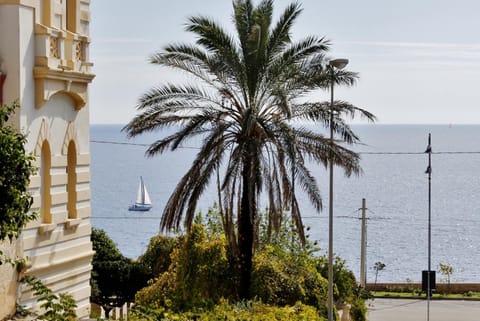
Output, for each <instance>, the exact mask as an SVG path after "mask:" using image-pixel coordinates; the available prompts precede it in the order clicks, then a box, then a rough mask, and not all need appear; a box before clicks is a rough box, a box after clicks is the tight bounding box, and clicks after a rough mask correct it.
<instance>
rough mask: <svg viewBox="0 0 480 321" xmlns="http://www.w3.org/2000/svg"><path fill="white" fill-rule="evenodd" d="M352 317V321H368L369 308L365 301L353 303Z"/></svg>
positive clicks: (359, 300)
mask: <svg viewBox="0 0 480 321" xmlns="http://www.w3.org/2000/svg"><path fill="white" fill-rule="evenodd" d="M350 316H351V317H352V321H367V306H366V305H365V300H363V299H357V300H355V301H353V303H352V308H351V310H350Z"/></svg>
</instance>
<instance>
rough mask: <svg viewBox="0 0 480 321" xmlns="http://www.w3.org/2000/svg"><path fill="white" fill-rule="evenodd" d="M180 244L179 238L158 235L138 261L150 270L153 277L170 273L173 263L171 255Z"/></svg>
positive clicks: (153, 238)
mask: <svg viewBox="0 0 480 321" xmlns="http://www.w3.org/2000/svg"><path fill="white" fill-rule="evenodd" d="M180 243H181V239H180V238H178V237H169V236H164V235H160V234H159V235H156V236H154V237H152V238H151V239H150V243H149V244H148V247H147V250H146V251H145V253H144V254H143V255H142V256H140V257H139V258H138V261H139V263H140V264H142V265H143V266H145V267H146V268H147V269H148V271H149V273H150V274H151V277H154V276H157V275H160V274H162V273H163V272H166V271H168V267H169V266H170V264H171V263H172V260H171V258H170V255H171V254H172V252H173V250H174V249H175V248H177V247H178V246H179V244H180Z"/></svg>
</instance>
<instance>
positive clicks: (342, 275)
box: [317, 256, 358, 304]
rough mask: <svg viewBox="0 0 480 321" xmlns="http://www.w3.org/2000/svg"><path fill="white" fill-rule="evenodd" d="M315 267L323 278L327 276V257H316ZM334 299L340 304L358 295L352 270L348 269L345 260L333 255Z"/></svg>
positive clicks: (350, 300) (352, 299)
mask: <svg viewBox="0 0 480 321" xmlns="http://www.w3.org/2000/svg"><path fill="white" fill-rule="evenodd" d="M317 269H318V271H319V272H320V273H321V275H322V276H323V277H324V278H326V279H327V278H328V259H327V257H325V256H321V257H318V259H317ZM333 280H334V293H333V297H334V300H335V301H336V302H338V303H340V304H342V303H343V302H352V301H354V300H355V299H356V297H358V295H357V293H358V291H357V289H358V286H357V281H356V280H355V275H354V274H353V272H352V271H350V270H348V269H347V267H346V265H345V260H343V259H342V258H340V257H338V256H337V257H335V260H334V262H333Z"/></svg>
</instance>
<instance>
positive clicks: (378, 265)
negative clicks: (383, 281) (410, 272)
mask: <svg viewBox="0 0 480 321" xmlns="http://www.w3.org/2000/svg"><path fill="white" fill-rule="evenodd" d="M385 267H386V265H385V264H384V263H382V262H375V264H374V265H373V269H374V270H375V285H377V278H378V272H380V271H382V270H384V269H385Z"/></svg>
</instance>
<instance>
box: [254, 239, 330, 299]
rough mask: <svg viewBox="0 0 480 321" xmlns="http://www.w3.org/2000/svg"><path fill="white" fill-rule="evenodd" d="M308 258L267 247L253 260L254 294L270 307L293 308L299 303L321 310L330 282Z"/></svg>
mask: <svg viewBox="0 0 480 321" xmlns="http://www.w3.org/2000/svg"><path fill="white" fill-rule="evenodd" d="M314 262H315V261H314V260H313V259H312V258H308V257H307V256H301V255H296V254H293V253H291V252H286V251H284V250H282V249H280V248H278V247H274V246H265V247H264V248H263V249H262V250H261V251H259V252H257V253H256V255H255V257H254V267H253V273H252V294H253V295H254V296H255V297H258V298H261V300H262V301H263V302H265V303H268V304H274V305H279V306H283V305H293V304H295V303H296V302H297V301H301V302H303V303H304V304H308V305H311V306H314V307H316V308H320V307H322V306H324V304H325V301H326V295H327V288H328V284H327V280H326V279H325V278H323V277H322V276H321V274H320V273H318V271H317V270H316V268H315V264H314Z"/></svg>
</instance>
